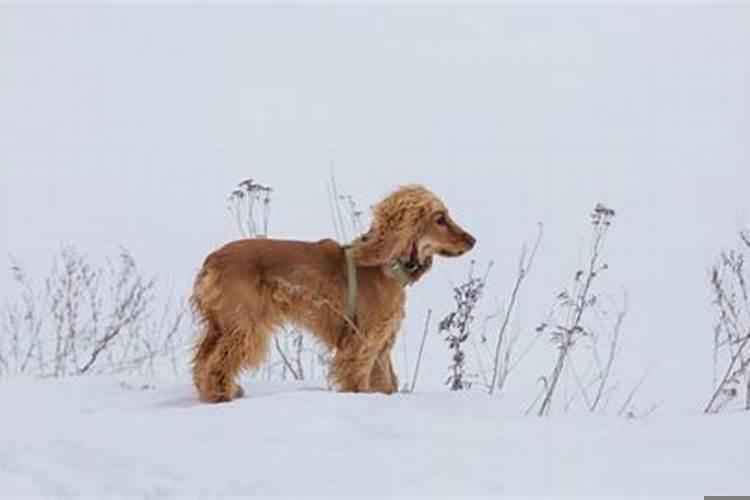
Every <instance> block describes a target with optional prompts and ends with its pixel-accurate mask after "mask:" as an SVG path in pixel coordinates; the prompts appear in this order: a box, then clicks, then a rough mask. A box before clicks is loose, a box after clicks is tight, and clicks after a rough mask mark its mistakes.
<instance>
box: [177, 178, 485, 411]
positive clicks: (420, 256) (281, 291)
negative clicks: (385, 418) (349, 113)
mask: <svg viewBox="0 0 750 500" xmlns="http://www.w3.org/2000/svg"><path fill="white" fill-rule="evenodd" d="M373 212H374V220H373V224H372V227H371V228H370V230H369V232H367V233H366V234H365V235H364V236H362V237H360V238H359V239H358V240H356V241H355V242H354V243H353V244H352V250H351V255H352V256H353V259H354V262H355V264H356V266H357V279H358V287H357V291H358V296H357V311H356V318H357V321H356V325H354V324H352V323H351V322H350V321H348V320H347V318H346V315H345V313H344V311H345V309H346V301H347V265H346V257H345V248H344V247H342V246H341V245H339V244H338V243H336V242H335V241H333V240H323V241H319V242H317V243H308V242H297V241H278V240H267V239H249V240H240V241H235V242H233V243H230V244H228V245H226V246H225V247H223V248H221V249H219V250H217V251H216V252H214V253H212V254H211V255H209V256H208V258H207V259H206V261H205V263H204V265H203V268H202V269H201V271H200V272H199V274H198V276H197V278H196V282H195V291H194V295H193V299H192V301H193V307H194V309H195V312H196V315H197V317H198V318H199V319H200V321H201V324H202V333H201V336H200V338H199V339H198V341H197V344H196V347H195V356H194V360H193V378H194V382H195V385H196V387H197V389H198V395H199V397H200V399H201V400H202V401H205V402H222V401H231V400H232V399H234V398H237V397H241V396H242V394H243V390H242V388H241V387H240V386H239V385H238V384H237V381H236V377H237V375H238V374H239V372H240V371H241V370H244V369H253V368H258V366H259V365H260V364H261V363H262V362H263V360H264V359H265V357H266V354H267V351H268V348H269V342H270V339H271V335H272V334H273V333H274V330H276V329H277V328H278V327H280V326H282V325H284V324H294V325H297V326H299V327H302V328H304V329H306V330H309V331H310V332H311V333H312V334H313V335H315V336H316V337H317V338H318V340H319V341H321V342H322V343H323V344H324V345H326V346H327V347H328V348H329V349H331V350H333V351H334V355H333V358H332V361H331V365H330V369H329V374H330V376H331V377H332V380H333V382H334V383H335V384H336V385H337V386H338V388H339V389H340V390H342V391H351V392H383V393H393V392H395V391H396V390H397V388H398V382H397V379H396V375H395V374H394V372H393V367H392V364H391V348H392V347H393V344H394V342H395V339H396V334H397V332H398V330H399V327H400V324H401V320H402V318H403V316H404V303H405V292H404V288H403V283H402V282H400V281H399V279H398V278H397V276H396V275H395V273H394V271H393V269H392V267H391V266H392V265H393V263H394V262H396V261H398V262H400V263H401V265H402V267H403V269H406V270H407V273H408V277H409V282H410V283H414V282H416V281H417V280H418V279H419V278H420V277H421V276H423V275H424V273H425V272H427V271H428V270H429V269H430V267H431V265H432V256H433V255H435V254H437V255H442V256H451V257H452V256H458V255H462V254H463V253H465V252H467V251H468V250H470V249H471V248H472V247H473V246H474V243H475V240H474V238H473V237H472V236H471V235H469V234H468V233H467V232H465V231H464V230H463V229H461V228H460V227H459V226H458V225H456V224H455V223H454V222H453V221H452V220H451V218H450V216H449V215H448V210H447V209H446V208H445V206H444V205H443V203H442V202H441V201H440V200H439V199H438V198H437V197H436V196H435V195H433V194H432V193H431V192H430V191H428V190H427V189H425V188H423V187H421V186H409V187H405V188H402V189H399V190H398V191H396V192H395V193H393V194H392V195H390V196H389V197H387V198H386V199H385V200H383V201H382V202H381V203H379V204H378V205H377V206H375V207H374V209H373Z"/></svg>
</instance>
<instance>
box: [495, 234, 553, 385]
mask: <svg viewBox="0 0 750 500" xmlns="http://www.w3.org/2000/svg"><path fill="white" fill-rule="evenodd" d="M542 234H543V226H542V224H539V233H538V234H537V238H536V240H535V242H534V245H533V247H532V249H531V253H529V254H528V255H527V249H526V247H525V246H524V248H523V250H522V251H521V258H520V259H519V262H518V273H517V274H516V280H515V282H514V284H513V289H512V290H511V292H510V298H509V299H508V304H507V305H506V307H505V314H504V315H503V322H502V324H501V325H500V330H499V332H498V335H497V342H496V343H495V353H494V358H493V362H492V381H491V382H490V384H489V393H490V395H492V394H494V392H495V389H498V390H502V389H503V387H504V386H505V382H506V381H507V379H508V375H509V374H510V371H511V370H512V369H513V367H514V366H515V365H516V363H517V361H518V360H513V359H512V357H513V350H514V347H515V345H516V341H517V340H518V336H515V337H512V338H508V325H509V324H510V319H511V318H512V317H513V312H514V310H515V307H516V304H517V302H518V295H519V292H520V290H521V285H522V283H523V281H524V280H525V279H526V277H527V276H528V275H529V272H530V271H531V268H532V266H533V265H534V258H535V257H536V253H537V250H538V249H539V244H540V243H541V241H542ZM525 352H526V353H528V350H527V351H525Z"/></svg>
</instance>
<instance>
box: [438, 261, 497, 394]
mask: <svg viewBox="0 0 750 500" xmlns="http://www.w3.org/2000/svg"><path fill="white" fill-rule="evenodd" d="M474 267H475V262H474V261H472V263H471V266H470V268H469V272H468V276H467V278H466V281H464V282H463V283H461V284H460V285H458V286H455V287H454V288H453V300H454V302H455V308H454V309H453V311H451V312H449V313H448V314H446V315H445V316H444V317H443V319H442V320H441V321H440V323H439V324H438V331H439V332H440V333H441V334H442V335H443V336H444V339H445V341H446V342H447V343H448V349H450V351H451V352H452V359H451V360H452V363H451V366H450V375H449V376H448V379H447V380H446V385H448V386H449V387H450V390H451V391H460V390H465V389H469V388H470V387H471V381H470V380H469V377H467V374H466V372H465V361H466V355H465V353H464V348H463V344H464V342H466V341H467V340H468V339H469V337H470V335H471V325H472V323H473V322H474V311H475V309H476V307H477V304H478V303H479V300H480V299H481V298H482V293H483V291H484V288H485V285H486V284H487V278H488V276H489V273H490V270H491V269H492V262H490V263H489V264H488V265H487V271H486V272H485V274H484V275H482V276H475V274H474Z"/></svg>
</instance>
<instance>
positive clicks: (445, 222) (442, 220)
mask: <svg viewBox="0 0 750 500" xmlns="http://www.w3.org/2000/svg"><path fill="white" fill-rule="evenodd" d="M435 222H436V223H437V225H438V226H447V225H448V220H447V219H446V218H445V215H441V216H440V217H438V219H437V220H436V221H435Z"/></svg>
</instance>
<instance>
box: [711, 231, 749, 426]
mask: <svg viewBox="0 0 750 500" xmlns="http://www.w3.org/2000/svg"><path fill="white" fill-rule="evenodd" d="M740 240H741V243H740V245H738V248H736V249H733V250H730V251H728V252H722V253H721V255H720V257H719V260H718V262H717V263H716V264H715V265H714V266H713V268H712V270H711V290H712V292H713V295H714V300H713V305H714V307H715V308H716V313H717V316H718V317H717V320H716V326H715V327H714V387H715V389H714V392H713V394H712V395H711V398H710V400H709V402H708V404H707V405H706V408H705V412H706V413H719V412H720V411H722V410H723V409H725V408H727V407H728V406H729V405H730V404H731V403H732V402H733V401H735V400H737V399H743V394H744V400H743V403H742V404H743V406H744V408H745V410H750V299H748V297H749V296H750V290H748V280H749V279H750V276H748V273H747V269H746V267H745V264H746V262H747V259H748V257H749V256H750V233H749V232H748V231H741V232H740ZM720 370H721V374H720V375H719V371H720Z"/></svg>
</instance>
